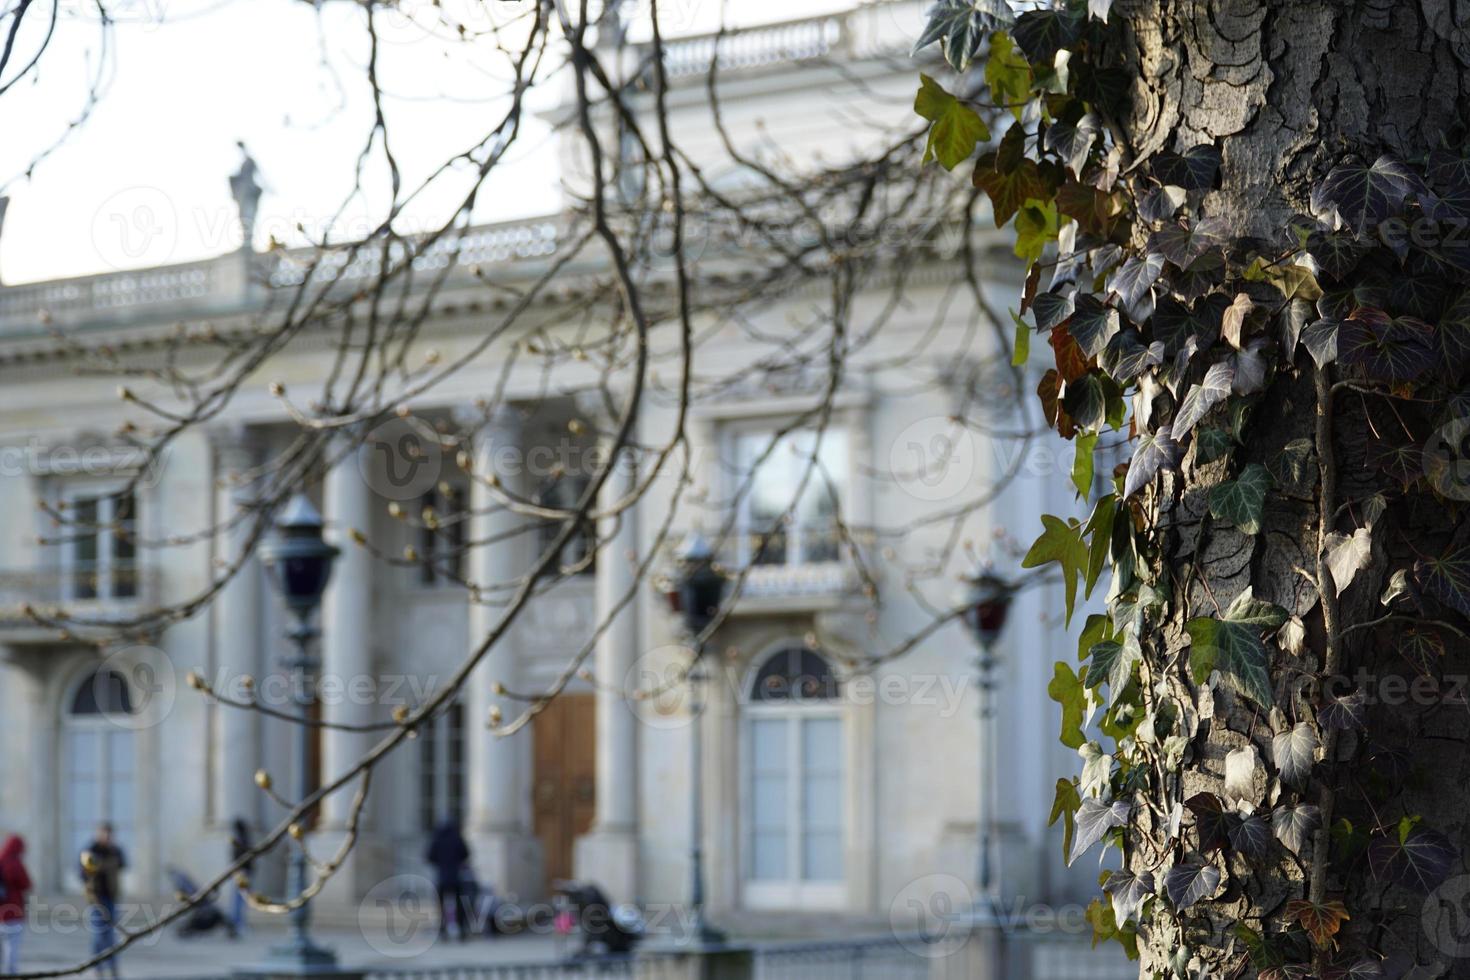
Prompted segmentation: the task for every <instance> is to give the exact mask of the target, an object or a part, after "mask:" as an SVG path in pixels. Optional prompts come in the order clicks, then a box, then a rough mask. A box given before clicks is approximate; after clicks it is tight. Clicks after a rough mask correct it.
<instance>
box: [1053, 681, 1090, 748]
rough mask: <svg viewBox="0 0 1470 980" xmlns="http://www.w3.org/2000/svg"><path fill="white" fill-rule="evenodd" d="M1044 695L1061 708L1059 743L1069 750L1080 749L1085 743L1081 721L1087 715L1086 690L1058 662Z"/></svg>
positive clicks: (1080, 682)
mask: <svg viewBox="0 0 1470 980" xmlns="http://www.w3.org/2000/svg"><path fill="white" fill-rule="evenodd" d="M1046 693H1047V694H1048V695H1049V696H1050V697H1051V699H1052V700H1053V701H1055V702H1056V703H1057V704H1059V705H1061V706H1062V734H1061V743H1062V744H1063V745H1065V746H1066V747H1067V748H1069V749H1080V748H1082V746H1083V744H1084V743H1085V742H1086V741H1087V738H1086V737H1085V736H1084V735H1083V734H1082V720H1083V718H1085V717H1086V715H1087V689H1086V688H1085V687H1083V686H1082V681H1081V680H1080V679H1079V678H1078V677H1077V675H1076V674H1075V673H1073V672H1072V668H1071V667H1068V666H1067V665H1066V664H1064V663H1062V662H1061V661H1060V660H1058V661H1057V665H1056V669H1055V670H1054V671H1053V672H1052V678H1051V683H1049V684H1047V685H1046Z"/></svg>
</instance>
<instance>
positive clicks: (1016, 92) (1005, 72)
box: [985, 31, 1031, 122]
mask: <svg viewBox="0 0 1470 980" xmlns="http://www.w3.org/2000/svg"><path fill="white" fill-rule="evenodd" d="M985 83H986V84H987V85H989V86H990V98H991V100H992V101H993V102H994V103H995V104H996V105H998V106H1007V107H1009V108H1010V110H1011V112H1012V113H1013V114H1014V115H1015V117H1016V121H1017V122H1020V120H1021V115H1022V113H1023V112H1024V111H1025V108H1026V103H1027V102H1030V101H1031V65H1030V64H1028V63H1027V61H1026V57H1025V55H1023V54H1022V53H1021V51H1020V49H1019V48H1017V47H1016V44H1015V42H1014V41H1012V40H1011V37H1010V35H1009V34H1007V33H1006V32H1005V31H996V32H995V33H993V34H991V35H990V58H989V59H988V60H987V61H986V62H985Z"/></svg>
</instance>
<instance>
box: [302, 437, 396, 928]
mask: <svg viewBox="0 0 1470 980" xmlns="http://www.w3.org/2000/svg"><path fill="white" fill-rule="evenodd" d="M329 452H330V453H331V454H332V456H331V457H330V458H333V459H335V461H336V463H335V465H334V466H333V467H332V468H331V470H330V471H329V472H328V473H327V478H326V481H325V483H326V485H325V487H324V490H323V494H322V496H323V515H322V516H323V519H324V520H325V522H326V531H325V537H326V539H327V540H328V541H329V542H331V543H332V544H334V545H336V546H337V547H338V548H339V549H340V550H341V553H340V554H339V555H338V556H337V561H336V565H335V567H334V568H333V569H332V578H331V581H330V582H328V584H327V592H326V595H325V596H324V597H323V600H322V608H321V630H322V639H321V668H320V671H319V674H318V676H319V677H320V680H321V683H320V685H319V687H318V690H319V692H320V695H321V702H322V706H321V713H322V718H323V720H325V721H329V722H335V723H338V724H346V725H361V724H366V723H368V722H371V721H373V720H374V719H373V704H372V698H371V697H364V696H363V692H364V691H371V690H372V689H373V684H372V681H371V678H373V677H374V676H375V674H376V672H375V671H374V669H373V622H372V618H373V557H372V555H371V554H369V553H368V551H367V550H366V549H364V548H363V547H362V546H361V545H358V544H357V543H355V542H354V541H353V539H352V532H353V531H359V532H361V533H362V534H363V535H367V536H371V533H372V525H373V507H374V496H373V493H372V490H371V488H370V487H369V485H368V483H367V480H366V479H365V478H364V474H363V468H362V467H361V466H359V458H360V456H361V450H360V449H353V450H351V451H348V452H347V453H346V455H344V456H342V457H341V458H340V459H337V458H336V457H337V455H338V454H339V453H341V452H342V450H341V448H340V447H338V446H337V445H333V446H332V448H331V449H330V450H329ZM354 692H356V693H354ZM320 738H321V775H322V781H323V783H326V782H329V781H331V780H334V779H336V778H338V777H340V776H341V775H342V774H343V773H345V772H347V771H349V770H350V769H351V768H352V767H353V766H354V765H355V764H356V763H357V761H358V760H359V759H361V758H362V756H363V754H364V753H365V752H367V750H368V749H369V748H370V747H371V746H372V744H373V742H374V741H375V738H374V736H373V735H372V733H370V732H357V731H343V730H341V729H332V728H324V729H322V731H321V735H320ZM374 788H375V790H376V791H377V792H378V793H381V792H382V791H383V790H384V789H385V788H386V787H385V786H384V785H383V783H382V775H381V774H379V776H378V781H377V782H376V783H375V786H374ZM356 789H357V783H356V782H352V783H349V784H348V785H346V786H344V787H343V788H342V789H340V790H338V791H337V792H336V793H334V794H332V795H331V796H329V797H328V798H327V799H326V800H325V801H323V803H322V807H321V818H320V822H319V824H318V829H317V832H316V833H315V834H314V835H313V845H312V846H313V851H314V853H317V854H323V855H325V854H330V853H332V852H333V850H335V849H336V848H337V847H338V846H339V845H340V844H341V843H342V841H343V839H344V836H345V833H346V825H347V820H348V817H349V816H350V814H351V812H352V799H353V796H354V794H355V793H356ZM372 805H373V804H372V802H371V798H370V800H369V802H368V803H367V804H366V807H367V809H366V810H365V812H364V813H363V814H362V816H361V818H360V820H359V824H358V826H359V830H360V831H361V833H360V836H359V837H358V840H357V844H356V845H355V846H354V848H353V849H352V851H351V853H349V854H348V856H347V858H346V860H345V861H344V862H343V864H342V867H341V868H339V869H338V870H337V872H336V873H335V874H334V875H333V876H332V880H331V881H330V882H329V883H328V885H327V889H326V892H325V894H326V896H327V901H328V903H329V904H333V903H336V902H343V903H354V902H356V901H357V900H358V899H359V898H361V897H362V896H363V895H364V894H366V892H367V891H368V890H369V889H371V888H372V887H373V885H375V884H376V883H377V882H376V880H375V879H374V877H373V874H372V868H373V865H374V860H373V855H374V853H375V847H376V845H377V843H378V842H377V841H375V840H373V839H372V835H371V828H372V825H373V820H372V814H371V808H372Z"/></svg>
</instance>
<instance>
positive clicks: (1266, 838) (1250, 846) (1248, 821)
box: [1230, 813, 1271, 861]
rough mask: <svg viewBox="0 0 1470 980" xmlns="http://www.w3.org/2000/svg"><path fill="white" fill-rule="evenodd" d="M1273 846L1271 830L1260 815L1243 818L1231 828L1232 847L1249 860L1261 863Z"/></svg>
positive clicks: (1253, 814) (1255, 814)
mask: <svg viewBox="0 0 1470 980" xmlns="http://www.w3.org/2000/svg"><path fill="white" fill-rule="evenodd" d="M1270 846H1271V828H1270V826H1269V825H1268V824H1267V823H1266V818H1265V817H1263V816H1261V815H1260V814H1258V813H1252V814H1250V815H1249V816H1245V817H1241V818H1240V819H1239V820H1237V821H1235V823H1234V824H1233V825H1232V826H1231V828H1230V847H1231V848H1232V849H1233V850H1235V851H1237V852H1239V853H1241V854H1244V855H1245V856H1246V857H1248V858H1252V859H1253V860H1256V861H1260V860H1263V859H1264V858H1265V857H1266V852H1267V850H1268V849H1269V848H1270Z"/></svg>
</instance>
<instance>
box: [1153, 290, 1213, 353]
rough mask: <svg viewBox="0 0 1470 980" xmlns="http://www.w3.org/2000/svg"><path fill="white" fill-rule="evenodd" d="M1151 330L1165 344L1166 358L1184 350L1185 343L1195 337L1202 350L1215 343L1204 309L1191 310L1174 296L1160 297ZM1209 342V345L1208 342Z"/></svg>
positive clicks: (1156, 338)
mask: <svg viewBox="0 0 1470 980" xmlns="http://www.w3.org/2000/svg"><path fill="white" fill-rule="evenodd" d="M1148 326H1149V329H1150V330H1151V331H1152V332H1153V337H1154V339H1155V340H1162V341H1163V342H1164V356H1165V357H1173V356H1174V355H1176V354H1178V353H1179V352H1180V351H1181V350H1183V349H1184V344H1185V341H1187V340H1188V339H1189V338H1191V337H1194V338H1197V339H1198V340H1199V346H1200V347H1201V348H1204V347H1208V346H1209V345H1210V343H1213V342H1214V332H1213V328H1212V326H1211V324H1210V322H1209V317H1208V315H1206V313H1205V311H1204V309H1203V307H1201V309H1199V310H1195V309H1191V308H1190V307H1189V306H1187V305H1185V304H1184V303H1181V302H1179V300H1177V299H1175V298H1174V297H1172V296H1161V297H1159V302H1158V306H1157V307H1156V308H1155V309H1154V315H1153V316H1152V317H1151V318H1150V319H1149V323H1148ZM1206 341H1208V343H1207V342H1206Z"/></svg>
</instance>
